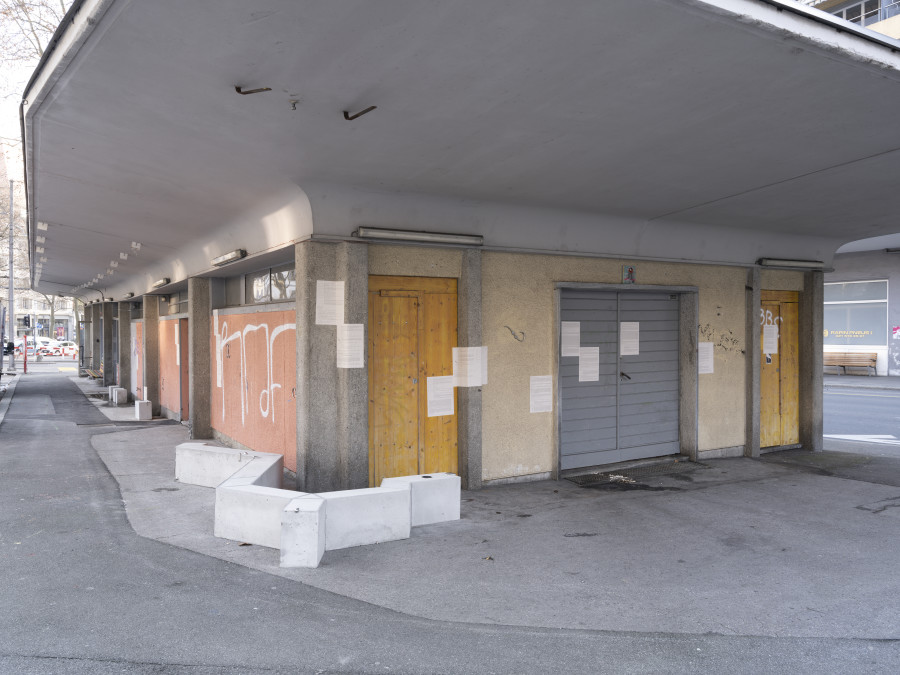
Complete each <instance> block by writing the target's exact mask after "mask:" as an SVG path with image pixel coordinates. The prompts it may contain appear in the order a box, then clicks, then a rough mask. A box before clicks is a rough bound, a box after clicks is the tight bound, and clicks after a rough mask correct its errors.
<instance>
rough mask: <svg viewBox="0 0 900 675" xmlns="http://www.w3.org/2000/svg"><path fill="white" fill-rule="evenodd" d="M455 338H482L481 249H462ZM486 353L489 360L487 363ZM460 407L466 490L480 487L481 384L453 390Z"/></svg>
mask: <svg viewBox="0 0 900 675" xmlns="http://www.w3.org/2000/svg"><path fill="white" fill-rule="evenodd" d="M457 301H458V318H457V323H458V335H459V337H458V340H459V344H460V345H461V346H464V347H479V346H481V345H482V344H483V343H484V342H483V338H482V330H481V329H482V324H481V319H482V313H481V251H479V250H477V249H466V250H465V251H464V252H463V260H462V274H461V275H460V278H459V286H458V288H457ZM490 362H491V360H490V355H488V364H490ZM456 392H457V397H458V402H459V411H458V420H459V438H458V441H459V442H458V448H459V450H458V451H459V458H458V459H459V462H458V463H459V475H460V478H461V479H462V486H463V488H464V489H466V490H477V489H479V488H480V487H481V476H482V472H481V387H459V388H457V390H456Z"/></svg>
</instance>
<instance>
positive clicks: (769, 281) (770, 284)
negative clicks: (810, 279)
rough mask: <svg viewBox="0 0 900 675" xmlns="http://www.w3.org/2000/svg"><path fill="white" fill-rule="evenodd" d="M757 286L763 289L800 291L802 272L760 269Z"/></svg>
mask: <svg viewBox="0 0 900 675" xmlns="http://www.w3.org/2000/svg"><path fill="white" fill-rule="evenodd" d="M759 287H760V288H761V289H763V290H765V291H802V290H803V272H795V271H791V270H760V271H759Z"/></svg>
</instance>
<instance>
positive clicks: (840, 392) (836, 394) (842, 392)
mask: <svg viewBox="0 0 900 675" xmlns="http://www.w3.org/2000/svg"><path fill="white" fill-rule="evenodd" d="M825 393H826V394H832V395H833V396H868V397H870V398H900V396H898V395H897V394H859V393H857V392H849V391H827V390H826V391H825Z"/></svg>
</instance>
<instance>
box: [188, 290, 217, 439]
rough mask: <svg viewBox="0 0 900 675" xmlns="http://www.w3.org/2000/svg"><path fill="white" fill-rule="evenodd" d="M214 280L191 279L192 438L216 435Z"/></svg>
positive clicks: (189, 417)
mask: <svg viewBox="0 0 900 675" xmlns="http://www.w3.org/2000/svg"><path fill="white" fill-rule="evenodd" d="M210 291H211V288H210V280H209V279H206V278H201V277H191V278H190V279H188V397H189V404H188V419H189V421H190V425H191V438H212V411H211V410H210V406H211V404H212V403H211V401H212V378H211V368H212V366H211V363H212V358H211V356H210V347H209V345H210V334H211V333H210V331H211V321H210V314H211V312H212V309H211V307H212V296H211V292H210Z"/></svg>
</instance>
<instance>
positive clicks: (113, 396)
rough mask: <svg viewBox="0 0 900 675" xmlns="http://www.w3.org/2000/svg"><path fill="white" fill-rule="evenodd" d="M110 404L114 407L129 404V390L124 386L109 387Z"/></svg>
mask: <svg viewBox="0 0 900 675" xmlns="http://www.w3.org/2000/svg"><path fill="white" fill-rule="evenodd" d="M109 404H110V405H111V406H114V407H121V406H124V405H128V390H127V389H125V388H124V387H116V386H111V387H110V388H109Z"/></svg>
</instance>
